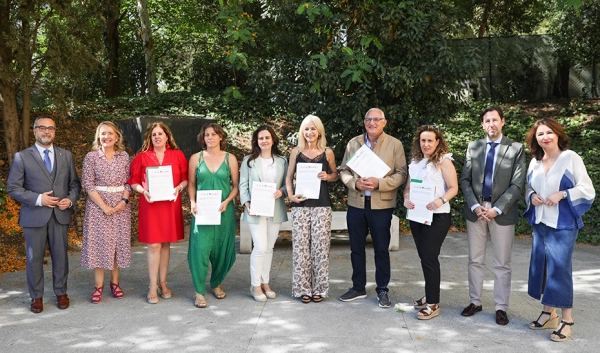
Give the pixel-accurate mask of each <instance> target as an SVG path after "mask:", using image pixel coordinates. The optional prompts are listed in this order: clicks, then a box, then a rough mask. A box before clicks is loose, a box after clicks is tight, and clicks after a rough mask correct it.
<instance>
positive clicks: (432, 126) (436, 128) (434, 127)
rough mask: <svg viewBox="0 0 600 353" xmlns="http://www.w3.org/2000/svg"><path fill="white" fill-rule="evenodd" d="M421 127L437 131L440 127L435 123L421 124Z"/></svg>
mask: <svg viewBox="0 0 600 353" xmlns="http://www.w3.org/2000/svg"><path fill="white" fill-rule="evenodd" d="M421 129H423V130H433V131H438V130H439V129H440V128H439V126H437V125H421Z"/></svg>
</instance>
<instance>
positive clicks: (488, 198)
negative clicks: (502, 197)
mask: <svg viewBox="0 0 600 353" xmlns="http://www.w3.org/2000/svg"><path fill="white" fill-rule="evenodd" d="M481 201H483V202H492V197H491V196H490V197H483V196H481Z"/></svg>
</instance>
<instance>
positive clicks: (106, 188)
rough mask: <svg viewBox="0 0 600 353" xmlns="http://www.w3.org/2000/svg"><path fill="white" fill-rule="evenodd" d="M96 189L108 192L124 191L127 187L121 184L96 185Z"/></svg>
mask: <svg viewBox="0 0 600 353" xmlns="http://www.w3.org/2000/svg"><path fill="white" fill-rule="evenodd" d="M96 190H98V191H106V192H123V191H125V187H124V186H123V185H121V186H96Z"/></svg>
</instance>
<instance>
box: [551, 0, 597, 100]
mask: <svg viewBox="0 0 600 353" xmlns="http://www.w3.org/2000/svg"><path fill="white" fill-rule="evenodd" d="M599 24H600V1H599V0H589V1H585V2H583V3H582V4H581V7H580V8H579V9H575V8H574V7H573V8H569V7H568V8H567V9H566V10H565V11H563V12H561V13H560V16H559V19H558V21H557V22H556V23H555V27H554V32H555V34H554V38H555V41H556V46H557V55H558V57H559V66H561V65H562V66H566V70H567V71H566V72H567V73H568V68H569V67H570V66H571V65H572V64H575V63H577V64H582V65H590V66H591V67H592V71H593V73H592V75H593V77H597V73H596V64H597V63H599V62H600V25H599ZM563 71H564V70H563ZM592 82H593V85H592V87H591V92H590V93H591V95H592V96H594V97H598V88H597V84H596V83H595V80H593V81H592Z"/></svg>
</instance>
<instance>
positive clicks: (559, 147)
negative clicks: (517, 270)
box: [523, 118, 595, 342]
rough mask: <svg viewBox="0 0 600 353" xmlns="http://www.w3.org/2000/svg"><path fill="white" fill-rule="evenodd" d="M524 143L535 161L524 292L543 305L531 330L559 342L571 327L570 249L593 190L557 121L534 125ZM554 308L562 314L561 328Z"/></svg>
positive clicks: (530, 175)
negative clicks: (545, 331) (549, 331)
mask: <svg viewBox="0 0 600 353" xmlns="http://www.w3.org/2000/svg"><path fill="white" fill-rule="evenodd" d="M527 144H528V145H529V151H530V154H531V157H532V158H533V159H532V160H531V163H530V164H529V169H528V170H527V194H526V201H527V210H526V211H525V213H524V215H523V216H524V217H525V218H527V219H528V221H529V224H532V225H533V245H532V249H531V262H530V265H529V286H528V293H529V295H530V296H531V297H533V298H535V299H540V298H541V299H542V304H543V305H544V309H543V311H542V313H541V314H540V316H539V317H538V318H537V320H536V321H533V322H531V323H530V324H529V328H530V329H532V330H543V329H556V328H558V330H556V331H554V332H552V334H551V335H550V339H551V340H553V341H557V342H562V341H566V340H567V339H568V338H569V336H571V326H573V317H572V316H571V312H572V308H573V273H572V261H571V259H572V255H573V248H574V246H575V241H576V240H577V234H578V232H579V228H581V227H583V222H582V220H581V216H582V215H583V214H584V213H585V212H586V211H587V210H589V209H590V207H591V205H592V202H593V201H594V197H595V191H594V186H593V185H592V181H591V179H590V177H589V176H588V174H587V170H586V168H585V165H584V164H583V161H582V160H581V157H580V156H579V155H578V154H577V153H575V152H573V151H571V150H568V148H569V138H568V137H567V135H566V134H565V130H564V129H563V127H562V126H561V125H560V124H559V123H558V122H557V121H556V120H554V119H552V118H545V119H540V120H538V121H536V122H535V123H534V124H533V126H532V127H531V129H529V132H528V133H527ZM542 294H543V295H542ZM556 308H561V309H562V320H561V322H560V327H559V322H558V315H557V314H556Z"/></svg>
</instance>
